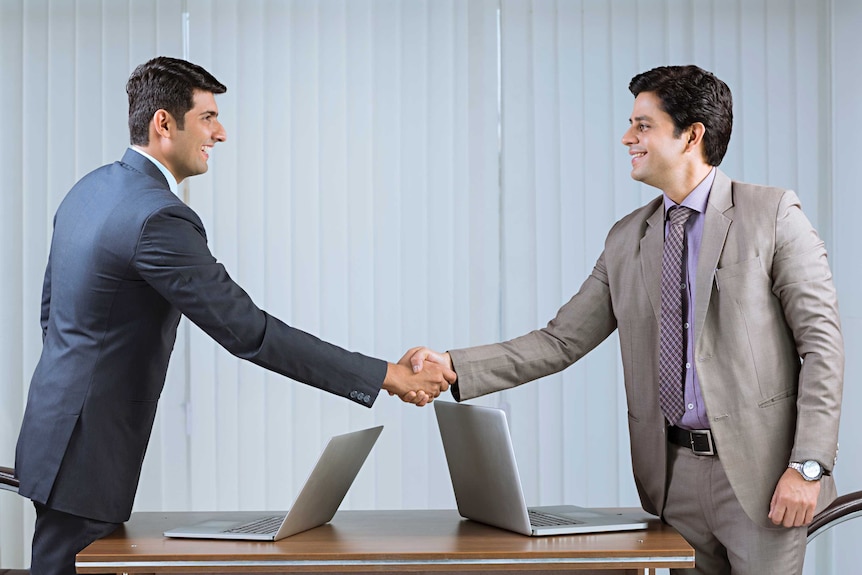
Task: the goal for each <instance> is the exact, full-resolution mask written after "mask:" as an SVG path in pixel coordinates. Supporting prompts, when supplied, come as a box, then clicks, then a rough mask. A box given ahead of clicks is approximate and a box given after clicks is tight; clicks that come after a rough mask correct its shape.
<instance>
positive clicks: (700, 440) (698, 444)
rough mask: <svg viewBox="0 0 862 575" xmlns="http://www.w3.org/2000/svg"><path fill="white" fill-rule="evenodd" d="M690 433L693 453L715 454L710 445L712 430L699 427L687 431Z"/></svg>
mask: <svg viewBox="0 0 862 575" xmlns="http://www.w3.org/2000/svg"><path fill="white" fill-rule="evenodd" d="M689 433H690V434H691V451H692V452H693V453H694V454H695V455H715V449H714V448H713V447H712V446H713V445H714V444H713V442H712V430H710V429H699V430H693V431H689Z"/></svg>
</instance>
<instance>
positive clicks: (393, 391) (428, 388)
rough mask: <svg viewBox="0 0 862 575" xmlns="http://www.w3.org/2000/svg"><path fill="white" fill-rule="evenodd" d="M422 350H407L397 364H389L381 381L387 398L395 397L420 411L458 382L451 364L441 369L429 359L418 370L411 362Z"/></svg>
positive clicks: (442, 366) (441, 364)
mask: <svg viewBox="0 0 862 575" xmlns="http://www.w3.org/2000/svg"><path fill="white" fill-rule="evenodd" d="M424 349H426V348H420V347H414V348H412V349H410V350H408V351H407V353H405V354H404V356H403V357H402V358H401V359H400V360H398V363H397V364H392V363H390V364H389V366H388V368H387V370H386V379H385V380H384V381H383V389H385V390H386V391H387V392H389V395H397V396H398V397H399V398H401V400H402V401H404V402H405V403H412V404H414V405H417V406H419V407H421V406H423V405H425V404H427V403H430V402H431V401H433V400H434V398H435V397H437V396H439V395H440V394H441V393H443V392H444V391H446V390H447V389H449V385H450V384H452V383H454V382H455V379H456V378H457V376H456V375H455V372H454V371H453V370H452V367H451V364H450V365H444V364H443V363H442V362H435V361H434V360H433V358H430V357H429V358H428V359H429V361H427V362H426V361H422V362H420V363H419V365H418V366H417V363H416V362H415V361H414V360H413V358H414V357H416V356H417V354H419V353H420V352H421V350H424ZM428 351H430V350H428ZM438 355H439V354H438ZM447 355H448V354H447ZM423 359H424V358H423Z"/></svg>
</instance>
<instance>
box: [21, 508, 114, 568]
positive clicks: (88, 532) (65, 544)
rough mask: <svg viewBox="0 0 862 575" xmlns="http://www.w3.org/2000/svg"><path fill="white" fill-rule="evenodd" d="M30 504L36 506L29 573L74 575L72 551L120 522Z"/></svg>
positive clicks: (106, 532) (104, 533)
mask: <svg viewBox="0 0 862 575" xmlns="http://www.w3.org/2000/svg"><path fill="white" fill-rule="evenodd" d="M33 505H34V506H35V507H36V530H35V532H34V533H33V558H32V560H31V563H30V574H31V575H74V574H75V555H77V553H78V552H79V551H81V550H82V549H83V548H84V547H86V546H87V545H89V544H90V543H92V542H93V541H95V540H97V539H101V538H102V537H105V536H107V535H110V534H111V533H113V531H114V530H115V529H116V528H117V527H119V526H120V525H121V523H107V522H105V521H97V520H95V519H87V518H86V517H78V516H77V515H70V514H68V513H63V512H62V511H57V510H55V509H50V508H48V507H45V506H44V505H41V504H39V503H36V502H33Z"/></svg>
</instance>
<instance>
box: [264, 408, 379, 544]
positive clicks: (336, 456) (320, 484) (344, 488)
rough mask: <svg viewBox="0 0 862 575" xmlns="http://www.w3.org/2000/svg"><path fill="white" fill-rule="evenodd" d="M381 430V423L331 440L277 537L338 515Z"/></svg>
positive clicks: (307, 527) (321, 522)
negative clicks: (339, 508) (336, 513)
mask: <svg viewBox="0 0 862 575" xmlns="http://www.w3.org/2000/svg"><path fill="white" fill-rule="evenodd" d="M382 431H383V426H382V425H380V426H378V427H372V428H370V429H363V430H360V431H354V432H351V433H345V434H343V435H336V436H334V437H333V438H332V439H330V440H329V443H327V445H326V448H325V449H324V450H323V453H321V454H320V459H318V461H317V464H316V465H315V466H314V469H312V470H311V473H310V474H309V476H308V479H306V480H305V484H304V485H303V486H302V489H301V490H300V491H299V494H298V495H297V496H296V501H294V503H293V506H292V507H291V508H290V511H288V512H287V517H286V518H285V520H284V523H282V525H281V528H280V529H279V530H278V533H277V534H276V536H275V538H276V540H277V539H281V538H282V537H286V536H288V535H293V534H294V533H299V532H301V531H306V530H308V529H311V528H313V527H317V526H318V525H323V524H324V523H327V522H328V521H330V520H331V519H332V518H333V516H335V512H336V511H338V507H339V505H341V502H342V501H343V500H344V496H345V495H347V492H348V491H349V490H350V486H351V485H352V484H353V480H354V479H355V478H356V476H357V474H359V470H360V469H361V468H362V464H363V463H365V459H366V458H367V457H368V454H369V453H370V452H371V448H372V447H374V443H375V442H376V441H377V438H378V437H379V436H380V433H381V432H382Z"/></svg>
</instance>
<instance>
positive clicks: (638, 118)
mask: <svg viewBox="0 0 862 575" xmlns="http://www.w3.org/2000/svg"><path fill="white" fill-rule="evenodd" d="M632 121H634V122H643V121H647V122H651V121H652V118H651V117H650V116H635V117H634V118H633V119H632V120H629V122H632Z"/></svg>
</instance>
